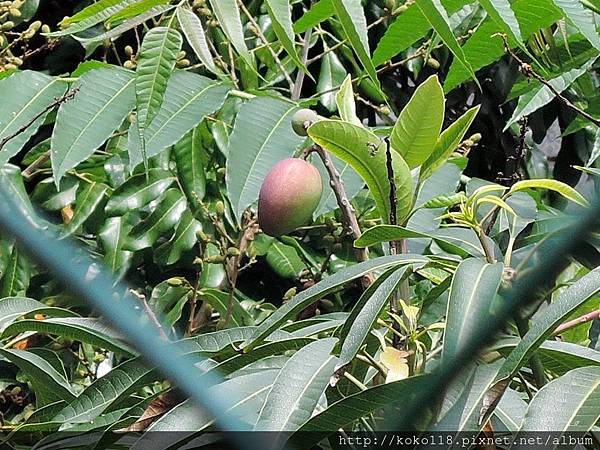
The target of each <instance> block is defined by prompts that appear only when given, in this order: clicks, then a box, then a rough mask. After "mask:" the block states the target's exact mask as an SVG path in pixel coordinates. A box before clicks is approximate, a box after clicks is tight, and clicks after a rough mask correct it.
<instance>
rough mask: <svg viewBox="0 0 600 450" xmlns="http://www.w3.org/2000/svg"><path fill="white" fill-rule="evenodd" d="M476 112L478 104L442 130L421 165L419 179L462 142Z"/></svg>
mask: <svg viewBox="0 0 600 450" xmlns="http://www.w3.org/2000/svg"><path fill="white" fill-rule="evenodd" d="M478 112H479V106H475V107H473V108H471V109H469V110H468V111H467V112H466V113H464V114H463V115H462V116H460V117H459V118H458V120H456V121H455V122H454V123H453V124H452V125H450V126H449V127H448V128H446V129H445V130H444V131H443V132H442V134H441V135H440V136H439V138H438V139H437V142H436V143H435V147H434V148H433V151H432V152H431V155H429V157H428V158H427V159H426V160H425V162H424V163H423V165H422V166H421V171H420V179H421V180H425V179H426V178H429V177H430V176H431V175H432V174H433V172H435V171H436V170H437V169H439V168H440V167H441V166H443V165H444V164H445V163H446V161H447V160H448V158H449V157H450V155H451V154H452V152H453V151H454V150H456V148H457V147H458V145H459V144H460V143H461V142H462V140H463V138H464V137H465V134H466V133H467V131H468V130H469V127H470V126H471V124H472V123H473V120H475V116H477V113H478Z"/></svg>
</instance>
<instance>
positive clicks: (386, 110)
mask: <svg viewBox="0 0 600 450" xmlns="http://www.w3.org/2000/svg"><path fill="white" fill-rule="evenodd" d="M379 113H380V114H383V115H384V116H389V115H390V114H391V113H392V111H391V110H390V108H388V107H387V106H386V105H382V106H380V107H379Z"/></svg>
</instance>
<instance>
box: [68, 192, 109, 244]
mask: <svg viewBox="0 0 600 450" xmlns="http://www.w3.org/2000/svg"><path fill="white" fill-rule="evenodd" d="M107 189H108V188H107V186H106V185H104V184H101V183H96V182H92V183H83V184H81V185H79V188H78V189H77V197H76V200H75V213H74V214H73V217H72V218H71V221H70V222H69V225H68V226H67V230H66V235H70V234H72V233H74V232H76V231H77V230H78V229H79V228H80V227H81V226H82V225H83V224H84V222H85V221H86V220H87V219H88V218H89V217H90V216H91V215H92V214H93V213H94V211H96V208H97V207H98V206H99V205H100V203H101V202H102V201H103V200H104V198H105V194H106V191H107Z"/></svg>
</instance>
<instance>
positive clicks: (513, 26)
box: [480, 0, 523, 42]
mask: <svg viewBox="0 0 600 450" xmlns="http://www.w3.org/2000/svg"><path fill="white" fill-rule="evenodd" d="M480 3H481V6H483V7H484V8H485V10H486V12H487V13H488V15H489V16H490V17H491V18H492V20H493V21H494V22H496V24H497V25H498V26H499V27H500V28H502V29H503V30H504V32H505V33H506V34H507V36H510V37H511V38H512V39H514V40H515V41H516V42H522V41H523V38H522V37H521V29H520V28H519V22H518V21H517V18H516V17H515V13H514V12H513V10H512V9H511V7H510V2H509V1H508V0H480Z"/></svg>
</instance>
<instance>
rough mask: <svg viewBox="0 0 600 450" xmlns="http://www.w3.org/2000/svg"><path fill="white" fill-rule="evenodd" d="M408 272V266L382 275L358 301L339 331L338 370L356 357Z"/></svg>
mask: <svg viewBox="0 0 600 450" xmlns="http://www.w3.org/2000/svg"><path fill="white" fill-rule="evenodd" d="M406 273H407V267H406V266H405V267H401V268H399V269H392V270H390V271H389V272H387V273H386V274H385V275H382V276H381V277H380V278H383V280H382V281H381V282H380V283H378V282H376V283H374V284H373V285H371V286H370V287H369V289H367V290H366V291H365V292H364V293H363V295H362V296H361V297H360V299H359V300H358V302H356V305H354V308H352V311H351V312H350V315H349V316H348V318H347V319H346V321H345V322H344V326H343V327H342V329H341V330H340V333H339V336H340V346H341V350H340V359H339V361H338V363H337V365H336V367H335V369H336V370H337V369H339V368H340V367H343V366H345V365H346V364H348V363H350V362H351V361H352V360H353V359H354V357H355V356H356V354H357V353H358V351H359V350H360V348H361V347H362V346H363V343H364V341H365V339H366V338H367V336H368V335H369V333H370V331H371V329H372V328H373V325H374V324H375V322H376V321H377V318H378V317H379V315H380V314H381V310H382V308H383V307H384V306H385V305H386V304H387V302H388V300H389V299H390V297H391V296H392V295H393V294H394V293H395V292H396V290H397V288H398V286H399V285H400V283H401V282H402V280H403V279H404V277H405V275H406ZM377 281H379V280H377Z"/></svg>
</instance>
